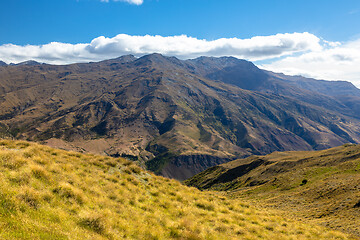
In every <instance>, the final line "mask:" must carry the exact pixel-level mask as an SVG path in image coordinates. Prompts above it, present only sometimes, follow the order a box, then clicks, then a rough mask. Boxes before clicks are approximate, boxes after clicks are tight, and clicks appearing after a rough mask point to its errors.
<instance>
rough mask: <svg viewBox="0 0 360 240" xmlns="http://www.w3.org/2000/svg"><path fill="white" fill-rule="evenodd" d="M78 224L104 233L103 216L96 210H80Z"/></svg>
mask: <svg viewBox="0 0 360 240" xmlns="http://www.w3.org/2000/svg"><path fill="white" fill-rule="evenodd" d="M79 224H80V226H83V227H85V228H88V229H90V230H92V231H94V232H96V233H99V234H102V233H104V232H105V229H106V223H105V218H104V217H103V216H102V215H101V214H99V213H97V212H82V213H81V214H80V220H79Z"/></svg>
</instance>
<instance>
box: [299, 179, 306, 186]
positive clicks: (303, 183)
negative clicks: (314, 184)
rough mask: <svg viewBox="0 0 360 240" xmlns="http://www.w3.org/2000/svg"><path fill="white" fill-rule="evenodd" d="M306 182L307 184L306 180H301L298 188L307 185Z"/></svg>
mask: <svg viewBox="0 0 360 240" xmlns="http://www.w3.org/2000/svg"><path fill="white" fill-rule="evenodd" d="M307 182H308V180H307V179H303V180H302V181H301V184H300V186H303V185H305V184H307Z"/></svg>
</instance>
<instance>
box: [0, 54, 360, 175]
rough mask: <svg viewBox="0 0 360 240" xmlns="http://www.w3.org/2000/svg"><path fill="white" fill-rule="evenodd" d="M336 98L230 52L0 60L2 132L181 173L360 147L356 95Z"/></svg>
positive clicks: (163, 172) (162, 172)
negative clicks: (76, 60) (59, 61)
mask: <svg viewBox="0 0 360 240" xmlns="http://www.w3.org/2000/svg"><path fill="white" fill-rule="evenodd" d="M283 78H284V77H283ZM231 81H233V82H231ZM359 91H360V90H359ZM344 99H345V98H341V99H338V98H336V97H334V96H328V95H324V94H320V93H316V92H313V91H309V90H307V89H301V88H299V87H298V86H293V85H291V84H290V83H288V82H286V81H285V80H284V79H278V78H276V77H274V76H272V75H269V74H268V73H267V72H266V71H263V70H261V69H259V68H257V67H256V66H255V65H254V64H252V63H250V62H248V61H245V60H239V59H235V58H231V57H223V58H209V57H201V58H198V59H192V60H179V59H177V58H175V57H166V56H162V55H161V54H151V55H147V56H143V57H141V58H135V57H134V56H132V55H127V56H123V57H120V58H116V59H111V60H105V61H101V62H95V63H81V64H70V65H59V66H56V65H47V64H41V65H35V66H28V65H20V66H4V67H2V68H1V69H0V106H1V109H0V125H1V126H0V130H1V134H2V135H3V136H4V137H10V138H19V139H28V140H35V141H40V142H43V143H47V144H49V145H50V146H55V147H60V148H64V149H70V150H77V151H85V152H89V151H90V152H91V151H93V152H96V153H102V154H107V155H113V156H121V155H124V156H128V157H129V158H132V159H134V160H135V159H137V160H138V162H139V164H140V165H142V166H147V167H148V168H151V169H152V170H153V171H154V172H157V173H158V174H162V175H165V176H169V177H175V176H176V177H177V178H178V179H185V178H188V177H190V176H192V175H194V174H196V173H198V172H200V171H203V170H205V169H206V168H208V167H210V166H213V165H216V164H219V163H222V162H226V161H229V160H232V159H235V158H238V157H246V156H250V155H252V154H268V153H271V152H273V151H284V150H312V149H324V148H329V147H333V146H337V145H341V144H344V143H348V142H352V143H359V142H360V120H359V119H360V118H359V113H360V108H359V107H357V106H358V105H357V103H358V102H359V101H358V99H357V98H356V97H354V96H347V97H346V99H345V100H344ZM354 109H358V110H354ZM194 166H197V167H194Z"/></svg>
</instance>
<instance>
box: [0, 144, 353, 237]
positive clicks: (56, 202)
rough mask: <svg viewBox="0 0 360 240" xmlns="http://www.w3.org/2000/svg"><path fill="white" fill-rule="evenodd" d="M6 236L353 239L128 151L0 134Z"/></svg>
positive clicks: (0, 215) (1, 216)
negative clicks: (130, 156) (146, 162)
mask: <svg viewBox="0 0 360 240" xmlns="http://www.w3.org/2000/svg"><path fill="white" fill-rule="evenodd" d="M0 181H1V185H0V238H1V239H239V238H241V239H348V237H347V236H346V235H345V234H342V233H339V232H335V231H330V230H328V229H325V228H322V227H318V226H310V225H307V224H304V223H299V222H296V221H290V220H287V219H285V218H283V217H280V216H277V215H276V214H274V212H269V211H264V210H256V209H255V208H253V207H252V206H249V205H247V204H244V203H243V202H242V201H240V200H232V199H229V198H226V197H224V196H221V195H219V194H216V193H212V192H201V191H199V190H197V189H195V188H189V187H186V186H183V185H181V184H180V183H179V182H177V181H175V180H169V179H166V178H163V177H158V176H155V175H153V174H151V173H148V172H145V171H143V170H142V169H140V168H139V167H138V166H136V165H135V164H133V163H131V162H129V161H127V160H125V159H122V158H111V157H103V156H97V155H84V154H80V153H75V152H66V151H63V150H56V149H52V148H50V147H46V146H41V145H38V144H34V143H29V142H20V141H0Z"/></svg>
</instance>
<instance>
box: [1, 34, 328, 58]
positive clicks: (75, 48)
mask: <svg viewBox="0 0 360 240" xmlns="http://www.w3.org/2000/svg"><path fill="white" fill-rule="evenodd" d="M319 49H321V45H320V39H319V38H318V37H316V36H315V35H313V34H310V33H306V32H305V33H291V34H290V33H286V34H276V35H272V36H257V37H253V38H249V39H239V38H221V39H216V40H212V41H208V40H204V39H197V38H193V37H188V36H186V35H180V36H169V37H163V36H158V35H156V36H150V35H145V36H131V35H127V34H119V35H117V36H115V37H113V38H106V37H104V36H100V37H98V38H95V39H93V40H92V41H91V42H90V43H84V44H68V43H59V42H52V43H49V44H45V45H26V46H19V45H13V44H5V45H1V46H0V59H1V60H3V61H5V62H8V63H9V62H15V63H17V62H21V61H25V60H29V59H33V60H36V61H40V62H46V63H52V64H66V63H74V62H87V61H97V60H103V59H108V58H113V57H118V56H121V55H125V54H134V55H135V56H142V55H145V54H149V53H154V52H156V53H161V54H164V55H168V56H176V57H179V58H181V59H187V58H195V57H199V56H216V57H220V56H234V57H238V58H244V59H248V60H252V61H255V60H262V59H269V58H274V57H280V56H287V55H291V54H293V53H297V52H304V51H317V50H319Z"/></svg>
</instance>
